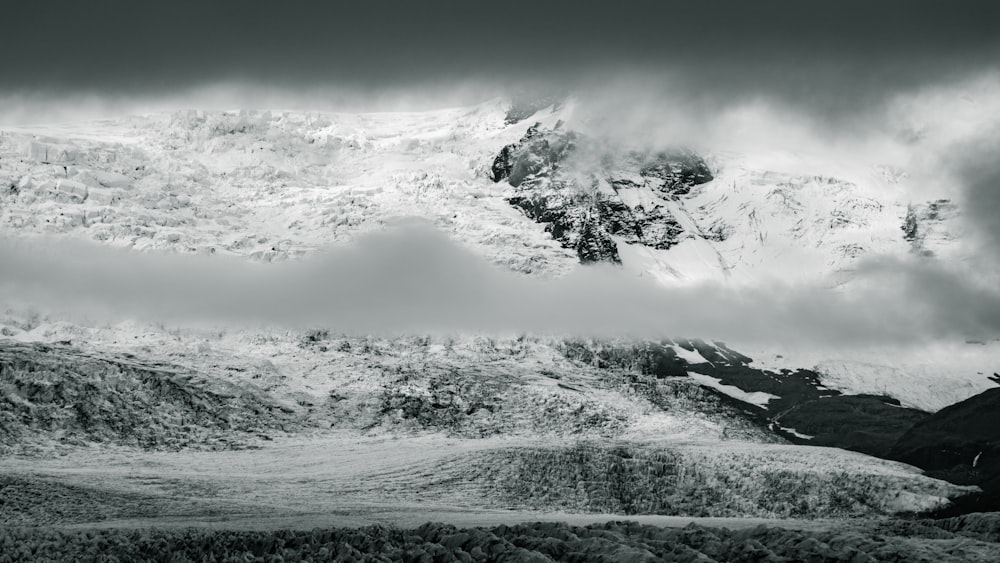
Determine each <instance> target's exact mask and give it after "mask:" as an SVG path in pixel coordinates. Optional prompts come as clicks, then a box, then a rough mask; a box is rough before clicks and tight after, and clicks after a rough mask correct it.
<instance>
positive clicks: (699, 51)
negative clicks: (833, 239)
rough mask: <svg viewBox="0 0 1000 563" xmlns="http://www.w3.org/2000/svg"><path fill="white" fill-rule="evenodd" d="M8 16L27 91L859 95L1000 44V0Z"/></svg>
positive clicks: (959, 67) (988, 61)
mask: <svg viewBox="0 0 1000 563" xmlns="http://www.w3.org/2000/svg"><path fill="white" fill-rule="evenodd" d="M4 18H5V24H6V25H4V26H3V41H4V44H5V45H6V48H5V51H6V52H7V53H8V56H6V57H5V58H4V61H3V72H2V73H0V90H3V91H13V90H17V91H23V92H36V91H40V92H52V91H55V92H63V93H65V92H70V91H87V92H91V93H95V94H109V93H119V94H121V93H130V94H154V93H162V92H163V91H175V90H184V89H186V88H191V87H196V86H199V85H203V84H206V83H213V82H220V81H223V82H225V81H237V82H241V83H247V84H253V85H257V86H263V87H279V88H289V89H295V88H300V87H309V86H314V87H318V86H324V85H325V86H330V85H335V86H338V87H344V88H348V87H349V88H357V89H360V90H364V91H378V90H380V89H391V88H403V87H411V86H414V85H418V84H436V83H439V82H440V81H442V80H446V81H461V80H472V81H476V82H478V83H481V84H488V85H490V86H493V87H497V88H502V87H510V86H511V85H512V84H514V83H523V82H532V81H535V82H541V83H557V84H559V85H560V86H566V85H569V86H573V84H574V82H575V81H584V82H586V81H589V80H591V79H592V78H593V77H594V76H608V73H610V72H617V71H619V70H621V69H623V68H630V69H636V70H637V71H639V72H643V73H645V74H647V75H650V74H652V75H658V74H659V73H661V72H666V71H670V72H672V73H675V74H674V76H677V77H679V79H678V80H676V81H675V84H674V86H675V87H677V86H678V84H677V82H679V83H680V84H681V85H682V86H684V87H685V88H687V89H689V90H690V92H691V93H692V94H697V95H698V96H707V97H710V98H711V97H726V96H728V95H731V93H732V90H734V89H737V90H739V91H740V92H741V93H742V94H743V95H747V94H748V93H749V94H752V93H763V94H767V95H778V96H782V97H785V98H787V99H789V100H791V101H793V102H797V103H809V104H815V105H817V106H822V107H823V108H824V111H842V110H846V109H851V108H856V107H857V106H858V105H859V104H864V103H870V102H871V101H872V100H877V99H879V97H880V96H881V95H882V94H884V92H885V91H887V90H894V89H899V88H910V87H916V86H919V85H921V84H925V83H927V82H930V81H935V80H943V79H948V78H949V77H956V76H959V75H963V74H966V73H968V72H970V71H972V70H974V69H977V68H980V67H982V66H984V65H986V66H988V65H994V64H996V61H997V60H1000V48H998V47H1000V39H998V38H1000V24H998V23H997V22H998V21H1000V5H998V4H997V3H995V2H990V1H972V0H970V1H964V2H943V1H941V2H928V1H920V0H882V1H879V2H869V1H864V2H862V1H839V2H822V3H821V2H802V1H797V0H796V1H792V0H782V1H776V0H760V1H755V2H742V1H736V2H722V1H699V2H695V1H689V2H665V1H632V2H592V1H590V2H588V1H575V2H537V1H525V0H507V1H500V2H469V1H455V0H451V1H441V0H427V1H420V2H414V1H403V0H400V1H385V0H369V1H365V2H318V1H314V2H307V1H290V2H265V1H252V0H246V1H240V2H202V1H197V2H193V1H170V2H167V1H163V2H132V1H129V2H122V1H110V0H104V1H97V2H56V1H47V2H17V3H13V4H12V5H10V6H7V7H5V14H4ZM609 79H611V80H613V79H614V77H613V76H610V77H609Z"/></svg>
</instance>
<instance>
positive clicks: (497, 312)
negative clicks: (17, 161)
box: [0, 224, 1000, 347]
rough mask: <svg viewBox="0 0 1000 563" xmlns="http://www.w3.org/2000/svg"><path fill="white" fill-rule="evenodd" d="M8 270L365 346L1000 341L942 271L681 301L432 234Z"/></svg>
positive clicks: (983, 299) (63, 303)
mask: <svg viewBox="0 0 1000 563" xmlns="http://www.w3.org/2000/svg"><path fill="white" fill-rule="evenodd" d="M0 261H2V263H3V264H4V265H5V268H4V269H3V270H2V271H0V295H3V296H4V298H5V299H7V300H14V302H15V303H16V304H18V305H20V306H24V305H26V304H33V305H37V306H39V307H42V308H45V307H55V308H57V310H59V311H60V312H63V313H65V312H75V313H82V314H85V315H90V316H92V317H91V318H94V317H95V316H96V317H97V318H102V317H103V318H106V319H122V318H133V319H141V320H151V321H167V322H177V323H191V322H195V323H198V322H210V323H221V324H227V323H239V324H240V325H241V326H245V325H246V324H247V323H250V324H257V323H261V324H268V325H274V324H277V325H283V326H289V327H295V328H304V327H316V326H320V327H327V328H333V329H336V330H339V331H343V332H346V333H362V334H365V333H369V332H388V333H399V332H419V333H427V332H440V331H443V332H454V331H499V332H503V333H510V332H523V331H528V332H554V333H559V334H578V335H596V336H613V335H629V336H640V337H654V338H658V337H672V336H678V335H683V336H706V337H711V338H717V339H719V338H721V339H733V340H738V341H740V342H751V343H761V344H770V345H774V344H779V343H780V344H783V345H785V346H790V345H793V344H812V345H816V344H820V343H821V344H823V345H828V346H833V347H838V346H871V345H892V344H908V343H919V342H926V341H929V340H932V339H935V338H948V337H958V338H983V339H987V338H990V337H992V336H994V335H996V334H997V332H998V331H1000V298H998V296H997V294H996V292H995V291H994V290H993V289H992V288H989V287H986V286H982V285H978V284H976V283H974V282H971V281H969V280H968V279H967V278H965V277H963V276H962V275H961V274H960V273H958V272H950V271H945V270H943V269H940V268H938V267H935V266H933V265H932V264H928V263H917V262H906V261H898V260H897V261H892V262H887V261H881V262H876V263H870V264H863V265H862V269H863V270H864V271H862V272H861V276H862V279H863V283H862V285H861V287H859V288H857V290H855V291H851V292H850V293H841V292H837V291H834V290H830V289H828V288H823V287H821V286H819V285H792V284H783V283H781V282H772V283H768V284H761V285H758V286H756V287H751V288H746V287H744V288H734V287H726V286H722V285H699V286H693V287H683V288H673V289H669V290H668V289H665V288H663V287H659V286H657V285H654V284H653V283H651V282H649V281H648V280H642V279H638V278H634V277H631V276H629V275H627V274H625V273H624V272H622V271H621V270H618V269H615V268H610V267H587V268H581V269H579V270H577V271H576V272H574V273H572V274H570V275H568V276H565V277H562V278H559V279H556V280H547V281H545V280H540V279H537V278H527V277H523V276H518V275H516V274H514V273H512V272H508V271H504V270H500V269H497V268H494V267H493V266H491V265H489V264H488V263H486V262H485V261H483V260H482V259H480V258H478V257H476V256H474V255H473V254H472V253H470V252H468V251H466V250H464V249H462V248H460V247H458V246H457V245H455V244H454V243H452V242H450V241H449V239H448V238H447V237H445V236H444V235H443V234H440V233H438V232H435V231H433V230H431V229H430V228H429V227H426V226H422V225H421V224H417V225H410V226H406V227H402V228H398V229H396V230H391V231H388V232H386V233H382V234H379V235H370V236H368V237H363V238H361V239H359V240H358V241H357V242H356V243H354V244H352V245H349V246H346V247H339V248H334V249H331V250H329V251H327V252H325V253H320V254H318V255H316V256H314V257H313V258H312V259H310V260H307V261H303V262H299V263H285V264H280V265H261V264H249V263H246V262H244V261H241V260H237V259H235V258H234V259H223V258H219V257H213V258H212V259H209V258H207V257H193V256H163V255H148V254H147V255H143V254H137V253H133V252H125V251H121V250H112V249H108V248H106V247H100V246H95V245H88V244H83V243H73V242H67V241H64V240H58V239H53V240H49V241H47V242H45V243H38V242H34V243H29V242H25V241H18V242H7V243H5V244H3V245H0Z"/></svg>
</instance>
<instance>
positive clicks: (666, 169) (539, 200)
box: [490, 123, 712, 263]
mask: <svg viewBox="0 0 1000 563" xmlns="http://www.w3.org/2000/svg"><path fill="white" fill-rule="evenodd" d="M490 177H491V178H492V179H493V181H494V182H500V181H504V180H506V181H507V182H508V183H509V184H510V185H511V186H512V187H513V188H514V194H513V195H512V196H510V197H509V198H508V201H509V202H510V204H511V205H513V206H514V207H517V208H518V209H520V210H521V211H522V212H523V213H524V214H525V215H527V216H528V217H530V218H531V219H533V220H535V221H537V222H539V223H544V224H545V229H546V231H547V232H549V233H550V234H551V235H552V238H554V239H556V240H558V241H559V242H560V243H561V244H562V245H563V246H564V247H566V248H572V249H574V250H575V251H576V253H577V256H578V257H579V259H580V262H582V263H588V262H613V263H618V262H620V261H621V259H620V257H619V255H618V246H617V244H618V243H617V242H616V240H615V239H616V238H619V239H621V240H623V241H624V242H625V243H626V244H642V245H645V246H649V247H651V248H656V249H660V250H666V249H669V248H670V247H672V246H673V245H675V244H677V242H679V240H680V238H681V236H682V235H683V233H684V229H683V228H682V227H681V225H680V224H679V223H678V221H677V219H676V218H675V217H674V216H673V214H672V213H671V212H670V210H669V209H668V207H667V205H666V202H667V201H668V200H670V199H673V198H676V197H679V196H683V195H686V194H687V193H688V192H690V190H691V188H692V187H693V186H695V185H698V184H702V183H705V182H708V181H710V180H711V179H712V174H711V172H710V171H709V169H708V166H707V165H706V164H705V162H704V161H703V160H702V159H701V158H700V157H698V156H697V155H695V154H693V153H690V152H684V151H679V152H675V153H665V152H659V153H654V154H640V153H636V152H630V153H623V154H615V153H609V152H607V151H602V150H600V149H599V147H597V146H596V143H595V142H594V141H593V140H592V139H588V138H586V137H583V136H581V135H579V134H576V133H574V132H572V131H567V130H565V129H563V128H562V127H561V123H559V124H556V126H555V128H553V129H548V130H544V129H542V128H541V125H540V124H535V125H533V126H532V127H530V128H528V131H527V133H526V134H525V135H524V137H522V138H521V140H520V141H518V142H517V143H513V144H510V145H507V146H505V147H503V149H501V150H500V152H499V153H498V154H497V156H496V157H495V158H494V159H493V164H492V166H491V167H490ZM624 192H627V193H628V195H630V196H634V197H628V198H627V199H626V197H623V193H624ZM640 192H641V193H643V195H645V196H646V197H641V198H640V197H638V194H639V193H640Z"/></svg>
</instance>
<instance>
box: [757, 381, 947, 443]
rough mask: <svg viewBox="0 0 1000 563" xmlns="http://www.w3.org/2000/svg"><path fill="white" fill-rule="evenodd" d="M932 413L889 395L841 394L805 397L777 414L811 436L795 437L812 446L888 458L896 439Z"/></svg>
mask: <svg viewBox="0 0 1000 563" xmlns="http://www.w3.org/2000/svg"><path fill="white" fill-rule="evenodd" d="M929 416H930V414H929V413H926V412H924V411H920V410H917V409H910V408H905V407H902V406H900V404H899V401H898V400H895V399H892V398H890V397H878V396H874V395H838V396H834V397H822V398H820V399H815V400H812V401H805V402H803V403H800V404H798V405H795V406H794V407H792V408H790V409H788V410H786V411H785V412H783V413H781V414H779V415H778V416H777V417H775V421H776V422H777V423H778V424H780V425H781V426H783V427H786V428H793V429H795V431H796V432H799V433H800V434H805V435H808V436H812V437H813V438H812V439H811V440H805V439H796V438H795V436H794V435H793V436H790V438H791V439H792V440H793V441H796V442H799V443H805V444H809V445H813V446H830V447H835V448H843V449H847V450H854V451H858V452H862V453H866V454H868V455H873V456H876V457H881V458H885V457H886V456H888V454H889V450H890V449H892V447H893V445H894V444H895V443H896V441H897V440H898V439H899V438H900V436H902V435H903V434H904V433H905V432H906V431H907V430H909V429H910V427H912V426H913V425H914V424H916V423H918V422H920V421H922V420H924V419H926V418H927V417H929Z"/></svg>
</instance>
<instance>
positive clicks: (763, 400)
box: [688, 371, 781, 408]
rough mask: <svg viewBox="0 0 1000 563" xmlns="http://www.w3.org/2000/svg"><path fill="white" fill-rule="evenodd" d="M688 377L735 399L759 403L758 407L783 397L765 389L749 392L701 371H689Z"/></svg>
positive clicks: (764, 406) (765, 405)
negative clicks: (764, 390) (766, 391)
mask: <svg viewBox="0 0 1000 563" xmlns="http://www.w3.org/2000/svg"><path fill="white" fill-rule="evenodd" d="M688 377H690V378H691V379H693V380H695V381H697V382H698V383H700V384H701V385H705V386H707V387H712V388H713V389H717V390H718V391H721V392H722V393H725V394H726V395H729V396H730V397H732V398H734V399H737V400H740V401H743V402H744V403H750V404H751V405H757V406H758V407H761V408H766V407H767V404H768V403H769V402H770V401H771V400H772V399H780V398H781V397H778V396H777V395H772V394H770V393H764V392H763V391H754V392H752V393H748V392H746V391H744V390H742V389H740V388H739V387H736V386H734V385H726V384H724V383H722V382H721V381H720V380H718V379H716V378H714V377H710V376H708V375H704V374H700V373H694V372H691V371H689V372H688Z"/></svg>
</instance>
